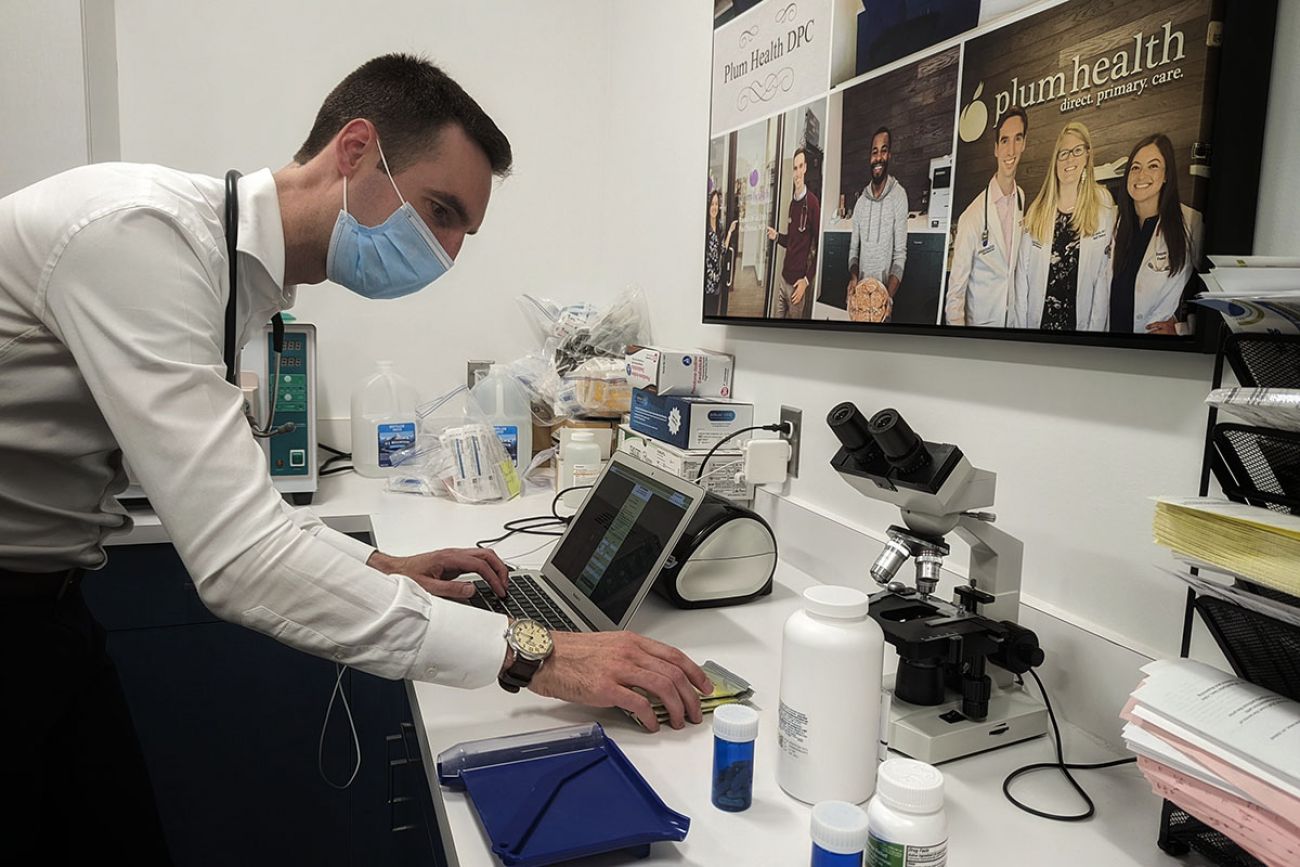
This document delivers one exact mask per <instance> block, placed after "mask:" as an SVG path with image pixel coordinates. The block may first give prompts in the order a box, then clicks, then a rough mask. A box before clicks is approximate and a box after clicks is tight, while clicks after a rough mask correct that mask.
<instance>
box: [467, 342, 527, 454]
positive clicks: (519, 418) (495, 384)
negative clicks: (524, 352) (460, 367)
mask: <svg viewBox="0 0 1300 867" xmlns="http://www.w3.org/2000/svg"><path fill="white" fill-rule="evenodd" d="M470 394H471V395H472V396H473V398H474V401H475V403H477V404H478V406H479V409H481V410H482V411H483V415H484V416H485V417H486V421H487V423H488V424H490V425H492V426H493V427H494V428H496V432H497V439H499V440H501V444H502V445H503V446H505V448H506V453H507V454H509V455H510V461H511V462H512V463H513V464H514V465H515V469H516V470H518V471H519V472H520V473H521V474H522V473H523V471H524V470H526V469H528V464H529V463H530V462H531V461H532V459H533V410H532V404H531V402H530V401H529V399H528V395H527V394H526V393H525V392H524V390H523V388H521V387H520V385H519V383H517V382H515V380H514V378H513V377H511V376H510V374H508V373H506V369H505V368H504V367H502V366H501V365H499V364H494V365H492V366H491V367H490V368H488V372H487V376H485V377H483V378H482V379H480V380H479V381H478V382H477V383H476V384H475V385H474V388H473V390H472V391H471V392H470Z"/></svg>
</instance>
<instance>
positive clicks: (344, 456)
mask: <svg viewBox="0 0 1300 867" xmlns="http://www.w3.org/2000/svg"><path fill="white" fill-rule="evenodd" d="M316 448H318V449H321V450H322V451H327V452H329V453H330V454H331V455H333V457H329V458H326V459H325V462H324V463H323V464H321V465H320V469H318V470H317V471H316V475H317V476H337V475H339V474H340V473H350V472H352V464H351V463H350V461H351V460H352V453H351V452H345V451H343V450H342V449H336V448H334V447H333V446H327V445H325V443H316ZM345 462H347V463H345ZM335 464H338V466H334V465H335Z"/></svg>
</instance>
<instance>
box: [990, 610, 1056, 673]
mask: <svg viewBox="0 0 1300 867" xmlns="http://www.w3.org/2000/svg"><path fill="white" fill-rule="evenodd" d="M1002 625H1003V626H1004V627H1006V629H1007V635H1006V638H1005V640H1004V641H1003V642H1002V645H1001V646H1000V647H999V648H998V650H997V652H996V653H992V654H990V655H989V661H990V662H992V663H993V664H995V665H997V666H999V667H1001V668H1005V669H1006V670H1007V671H1009V672H1011V673H1012V674H1024V673H1025V672H1026V671H1029V669H1031V668H1038V666H1040V665H1042V664H1043V660H1044V659H1045V658H1046V657H1045V656H1044V654H1043V649H1042V648H1041V647H1039V646H1038V636H1037V635H1035V634H1034V632H1033V630H1030V629H1026V628H1025V627H1023V626H1021V625H1019V624H1017V623H1012V622H1011V621H1010V620H1003V621H1002Z"/></svg>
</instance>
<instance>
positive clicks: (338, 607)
mask: <svg viewBox="0 0 1300 867" xmlns="http://www.w3.org/2000/svg"><path fill="white" fill-rule="evenodd" d="M511 159H512V157H511V152H510V144H509V142H508V141H507V140H506V137H505V136H504V135H503V134H502V133H501V131H500V130H499V129H498V128H497V127H496V125H495V124H494V123H493V122H492V120H491V119H490V118H489V117H488V116H487V114H485V113H484V112H483V110H482V109H481V108H480V107H479V106H478V105H477V104H476V103H475V102H474V100H473V99H471V98H470V97H469V96H468V95H467V94H466V93H465V92H464V91H463V90H462V89H461V88H460V87H459V85H457V84H456V83H455V82H454V81H452V80H451V79H450V78H448V77H447V76H446V75H445V74H443V73H442V72H441V71H440V70H439V69H438V68H437V67H435V66H433V65H432V64H430V63H428V62H426V61H423V60H420V59H417V58H412V57H408V56H403V55H388V56H385V57H380V58H376V59H375V60H372V61H370V62H368V63H366V64H364V65H363V66H361V67H360V68H358V69H357V70H356V71H355V72H353V73H352V74H351V75H349V76H348V77H347V78H346V79H344V81H343V82H342V83H340V84H339V86H338V87H337V88H335V90H334V91H333V92H332V93H331V94H330V95H329V97H328V98H327V99H326V100H325V103H324V104H323V105H322V107H321V110H320V112H319V114H318V115H317V118H316V121H315V124H314V126H313V129H312V130H311V133H310V135H309V137H308V139H307V141H306V143H305V144H304V145H303V147H302V149H301V150H300V151H299V152H298V153H297V154H296V155H295V157H294V161H293V162H292V163H290V164H289V165H288V166H286V167H284V168H282V169H280V170H279V171H276V172H274V173H272V172H271V171H270V170H262V171H259V172H255V173H252V174H249V175H247V176H245V177H244V178H243V179H242V180H241V181H240V182H239V187H238V196H237V198H238V204H239V219H238V230H239V231H238V253H237V256H238V273H239V277H238V285H237V286H235V287H234V292H235V293H236V298H237V301H238V307H237V309H238V311H239V318H238V323H237V333H238V344H239V345H241V346H242V345H243V343H244V342H246V341H247V340H248V339H249V338H250V337H251V336H252V335H254V334H256V333H259V332H260V330H261V328H262V326H263V325H264V324H265V323H266V321H267V320H268V318H269V317H270V316H271V315H272V314H274V313H276V312H277V311H279V310H282V309H284V308H287V307H289V306H290V305H291V304H292V303H293V300H294V295H295V290H296V284H304V283H306V284H312V283H320V282H321V281H323V280H325V279H327V278H328V279H330V280H333V281H334V282H336V283H340V284H342V285H344V286H346V287H347V288H349V289H352V290H353V291H356V292H358V293H359V294H362V295H365V296H367V297H371V298H391V297H397V296H399V295H403V294H407V293H408V292H411V291H416V290H417V289H420V288H422V287H423V286H424V285H427V284H428V283H429V282H432V280H433V279H435V278H436V277H437V276H439V275H440V274H441V273H443V272H445V271H446V269H447V268H448V267H450V265H451V263H452V260H454V258H455V256H456V254H457V252H458V251H459V250H460V247H461V244H462V242H463V241H464V239H465V236H466V235H472V234H474V233H475V232H477V231H478V229H479V226H480V224H481V223H482V222H483V216H484V212H485V211H486V209H487V205H488V199H489V197H490V195H491V191H492V183H493V177H494V176H498V177H499V176H504V175H505V174H507V173H508V171H509V168H510V164H511ZM223 204H224V185H223V181H222V180H221V179H219V178H211V177H205V176H201V175H194V174H189V173H185V172H180V171H175V170H171V169H166V168H162V167H158V166H144V165H128V164H120V163H119V164H101V165H92V166H84V167H81V168H77V169H72V170H71V171H68V172H64V173H62V174H60V175H56V176H54V177H52V178H49V179H47V180H45V181H42V182H40V183H37V184H35V185H33V186H31V187H28V188H26V189H24V190H20V191H18V192H16V193H14V194H13V195H11V196H8V197H6V198H4V199H0V250H3V255H0V625H2V626H3V628H4V631H5V634H6V639H7V641H8V642H9V645H10V647H11V648H12V651H11V655H10V658H9V660H8V664H7V666H6V670H7V675H6V679H5V684H6V689H5V711H4V713H3V714H0V717H3V718H4V719H5V723H4V728H3V730H2V733H3V734H4V735H5V736H6V737H5V738H4V743H5V744H6V746H7V748H8V749H10V751H11V760H10V761H9V762H8V763H7V767H8V770H7V772H6V780H7V782H8V783H9V788H10V791H11V794H19V793H21V795H20V800H21V802H22V807H21V809H20V810H19V811H18V812H17V813H10V814H9V815H8V816H7V817H6V821H5V822H4V827H3V831H4V835H5V840H6V843H5V847H6V849H8V850H9V851H22V850H23V847H24V846H28V847H32V848H34V847H35V846H37V845H41V846H46V847H48V846H56V845H57V844H58V843H59V842H64V843H68V844H69V845H72V846H73V847H74V848H75V847H76V846H77V845H79V844H77V843H76V842H75V840H74V839H73V838H80V839H81V840H82V841H83V843H85V841H91V842H89V843H85V845H86V846H87V847H89V848H85V849H77V850H76V851H75V854H76V855H77V856H83V855H85V854H95V855H97V856H100V857H102V856H103V855H104V854H105V853H107V852H112V851H122V852H130V853H131V858H130V860H131V863H133V864H145V863H165V862H166V860H167V855H166V852H165V847H164V846H163V844H162V842H161V837H160V834H159V832H158V829H157V828H158V826H157V818H156V812H155V810H154V807H153V803H152V795H151V794H150V790H149V784H148V779H147V775H146V773H145V770H144V767H143V763H142V761H141V758H140V752H139V747H138V743H137V741H136V738H135V734H134V731H133V729H132V727H131V724H130V717H129V713H128V712H127V711H126V706H125V702H124V700H123V698H122V696H121V688H120V686H119V685H118V682H117V676H116V674H115V672H114V671H113V668H112V663H111V662H110V661H109V659H108V657H107V655H106V654H105V652H104V637H103V631H102V629H100V628H99V626H98V624H96V623H95V622H94V620H93V618H92V617H91V615H90V613H89V612H88V611H87V610H86V607H85V604H84V602H83V601H82V600H81V595H80V592H79V588H78V582H79V578H80V574H81V572H82V570H87V569H96V568H98V567H100V566H102V565H103V563H104V562H105V560H106V552H105V550H104V547H103V540H104V537H106V536H108V535H109V534H111V533H114V532H120V531H123V530H126V529H129V527H130V519H129V518H128V517H127V516H126V514H125V513H124V512H123V510H122V509H121V508H120V507H118V505H117V503H116V501H115V499H114V495H115V494H117V493H118V492H120V491H121V490H122V489H123V487H124V485H125V477H124V475H123V473H122V459H123V456H125V458H126V459H127V460H128V461H129V462H130V465H131V467H132V470H133V472H134V473H135V475H136V476H137V478H138V479H139V481H140V482H141V483H142V485H143V486H144V488H145V490H146V491H147V492H148V494H149V498H150V501H151V502H152V504H153V506H154V508H155V509H156V511H157V512H158V515H159V516H160V518H161V519H162V522H163V525H164V526H165V527H166V529H167V531H168V534H169V536H170V538H171V540H172V542H173V543H174V544H175V546H176V549H177V551H178V552H179V554H180V556H181V559H182V560H183V561H184V563H185V565H186V568H187V569H188V571H189V573H190V576H191V578H192V579H193V581H194V584H195V586H196V587H197V589H198V592H199V594H200V597H201V598H202V600H203V602H204V604H206V605H207V607H208V608H210V609H211V610H212V611H213V612H214V613H215V614H217V615H218V616H220V617H222V618H224V619H227V620H230V621H233V622H235V623H239V624H242V625H244V626H248V627H251V628H253V629H256V630H258V631H260V632H264V633H266V634H269V635H272V636H273V637H275V638H276V639H278V640H280V641H282V642H284V643H286V644H289V645H291V646H293V647H296V648H298V649H300V650H303V651H305V652H308V653H311V654H315V655H317V656H322V657H325V658H328V659H332V660H336V661H338V662H340V663H344V664H347V665H351V666H354V667H356V668H358V669H360V670H363V671H367V672H370V673H372V674H376V675H379V676H382V677H387V678H394V679H399V678H404V679H412V680H423V681H430V682H435V683H442V684H449V685H454V686H462V687H479V686H484V685H486V684H490V683H491V682H492V681H493V680H494V679H496V678H497V677H498V675H499V674H500V673H501V672H502V671H503V670H505V669H507V668H508V666H509V665H510V664H511V663H512V662H513V660H512V659H511V658H510V657H511V654H510V653H509V652H508V650H507V644H506V642H505V640H504V638H503V633H504V632H505V628H506V625H507V624H506V619H505V618H504V617H502V616H500V615H497V614H492V613H489V612H486V611H481V610H478V609H476V608H473V607H471V606H468V605H459V604H453V603H452V602H449V601H446V599H443V598H438V597H450V598H462V597H463V596H465V595H466V594H468V592H470V590H471V589H472V588H471V587H469V586H468V585H466V584H464V583H459V582H451V581H449V580H447V579H451V578H455V577H457V576H458V575H460V574H462V573H464V572H477V573H478V574H480V575H481V576H483V577H484V578H485V579H486V580H487V581H488V582H489V583H490V584H491V585H492V586H493V588H494V589H495V590H496V591H497V592H498V593H500V594H504V593H505V592H506V580H507V577H506V575H507V573H506V568H505V566H504V564H503V563H502V562H501V560H500V559H498V558H497V556H496V555H495V554H493V553H492V552H490V551H486V550H479V549H450V550H441V551H433V552H430V553H427V554H423V555H419V556H414V557H390V556H388V555H386V554H383V553H382V552H379V551H376V550H375V549H373V548H370V547H369V546H366V545H364V544H362V543H360V542H357V541H355V540H353V539H351V538H349V537H347V536H344V535H342V534H340V533H337V532H335V531H334V530H331V529H329V528H327V527H325V526H324V525H322V524H321V523H320V522H319V520H316V519H315V518H313V517H312V516H310V515H309V514H306V513H300V512H299V511H297V510H294V509H291V508H289V507H288V506H287V505H286V504H285V503H284V501H283V500H282V498H281V497H280V495H279V494H278V493H277V492H276V490H275V489H274V487H273V486H272V484H271V481H270V477H269V475H268V474H267V473H266V471H265V465H264V459H263V457H262V453H261V450H260V448H259V447H258V445H257V443H256V442H255V441H254V439H253V437H252V435H251V433H250V430H249V426H248V424H247V422H246V421H245V419H244V417H243V414H242V410H241V407H242V401H241V398H240V393H239V390H238V389H237V388H236V387H235V386H233V385H231V384H229V383H228V382H227V381H226V371H225V362H224V353H223V348H224V336H225V308H226V300H227V298H228V293H229V292H230V291H231V287H230V285H229V277H228V266H229V263H228V259H227V253H226V245H225V239H226V231H225V227H224V226H223V213H224V209H223ZM369 227H373V228H369ZM431 291H436V290H431ZM375 314H376V315H378V316H382V315H384V311H383V309H382V307H379V306H378V305H376V308H375ZM531 688H532V689H533V690H534V691H536V692H538V693H541V694H543V695H549V696H554V697H557V698H563V699H566V700H570V701H578V702H583V703H586V704H590V705H597V706H615V705H616V706H619V707H623V708H626V709H629V710H631V711H633V712H635V713H637V714H638V716H639V717H640V718H641V720H642V721H643V722H644V723H645V724H646V725H647V726H648V727H649V728H651V729H655V728H657V727H658V726H657V724H656V722H655V715H654V712H653V711H652V710H651V708H650V704H649V702H648V701H647V699H646V698H645V696H644V695H642V694H640V693H639V692H637V691H635V690H636V689H637V688H639V689H641V690H644V691H645V692H648V693H650V694H652V695H654V696H657V697H659V698H660V699H661V700H663V701H664V702H665V703H666V705H667V707H668V709H669V711H670V714H671V721H672V724H673V725H674V727H680V726H682V725H683V724H684V723H685V722H686V721H691V722H699V721H700V719H701V717H700V706H699V697H698V693H697V688H698V689H699V690H701V691H705V692H707V691H708V690H709V689H710V687H709V686H708V680H707V677H706V676H705V675H704V674H703V672H702V671H701V670H700V669H699V667H698V666H696V665H695V664H694V663H693V662H692V661H691V660H690V659H688V658H687V657H686V656H685V655H684V654H682V653H681V652H680V651H678V650H676V649H675V648H672V647H668V646H667V645H663V644H660V643H658V642H655V641H652V640H650V639H647V638H643V637H641V636H637V635H635V634H632V633H626V632H623V633H603V634H568V635H556V636H555V649H554V652H553V655H552V656H551V657H550V658H549V659H548V660H547V661H546V663H545V664H544V665H543V666H542V667H541V669H540V670H539V671H537V673H536V677H535V678H534V679H533V681H532V684H531ZM74 727H75V728H76V729H77V730H80V731H87V730H89V731H94V732H95V737H94V739H93V741H92V742H90V743H78V742H77V741H78V739H77V738H71V739H69V738H68V737H67V734H68V733H69V732H70V731H72V730H73V728H74ZM78 749H84V750H86V752H87V753H89V752H90V751H91V750H93V751H94V753H95V755H94V756H91V755H84V756H83V755H82V754H81V753H80V752H78ZM69 753H70V754H69ZM69 797H74V798H75V799H76V800H74V801H71V802H70V801H68V800H67V799H68V798H69ZM11 803H13V802H12V801H11ZM74 829H75V830H76V832H77V833H73V834H69V833H67V832H69V831H73V830H74ZM41 851H42V857H43V858H44V859H45V860H43V861H42V863H56V862H59V861H61V860H71V857H72V854H73V852H72V851H71V850H70V851H69V852H64V853H57V850H55V849H49V848H45V849H42V850H41ZM13 863H29V862H27V861H21V862H20V861H15V862H13Z"/></svg>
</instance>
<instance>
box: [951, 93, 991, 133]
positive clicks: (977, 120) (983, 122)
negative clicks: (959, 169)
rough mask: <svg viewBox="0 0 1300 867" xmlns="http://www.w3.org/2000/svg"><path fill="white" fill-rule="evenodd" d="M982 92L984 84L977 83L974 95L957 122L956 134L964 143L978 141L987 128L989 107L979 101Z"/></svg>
mask: <svg viewBox="0 0 1300 867" xmlns="http://www.w3.org/2000/svg"><path fill="white" fill-rule="evenodd" d="M983 92H984V82H982V81H981V82H980V83H979V87H977V88H975V93H973V94H972V95H971V98H970V102H969V103H968V104H967V106H966V107H965V108H963V109H962V110H961V118H960V120H958V121H957V134H958V135H959V136H961V140H962V141H964V142H973V141H978V140H979V137H980V136H982V135H984V130H986V129H988V126H989V107H988V106H987V105H985V104H984V103H983V102H982V101H981V100H980V94H981V93H983Z"/></svg>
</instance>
